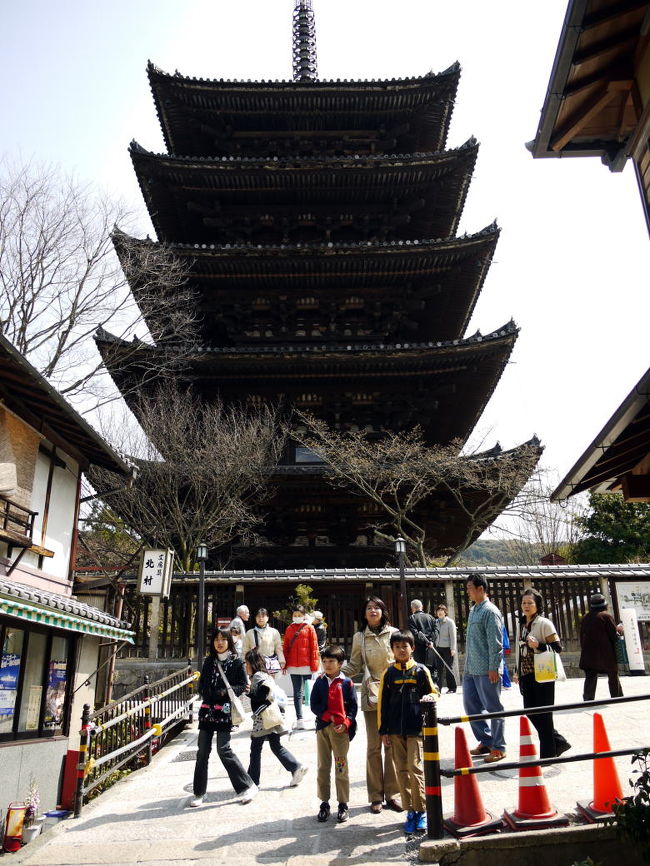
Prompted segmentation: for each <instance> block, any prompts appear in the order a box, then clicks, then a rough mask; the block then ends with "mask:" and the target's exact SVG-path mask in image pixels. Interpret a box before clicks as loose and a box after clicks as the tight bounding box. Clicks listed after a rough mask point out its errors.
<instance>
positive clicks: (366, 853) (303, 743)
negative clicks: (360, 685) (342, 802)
mask: <svg viewBox="0 0 650 866" xmlns="http://www.w3.org/2000/svg"><path fill="white" fill-rule="evenodd" d="M623 690H624V692H625V694H626V695H632V694H638V695H640V694H648V693H650V679H649V678H647V677H626V678H624V679H623ZM503 696H504V705H505V706H506V709H515V708H518V707H520V706H521V699H520V696H519V694H518V690H517V689H516V687H515V688H513V689H512V690H510V691H506V692H504V693H503ZM596 696H597V697H598V698H604V697H607V687H606V682H605V680H604V679H602V678H601V680H600V681H599V685H598V691H597V695H596ZM556 698H557V702H558V703H560V702H565V703H570V702H575V701H580V700H581V699H582V681H581V680H569V681H568V682H566V683H561V684H558V686H557V690H556ZM460 712H462V695H461V693H460V692H459V693H458V694H456V695H449V696H447V695H443V696H442V698H441V700H440V703H439V715H440V716H441V717H444V716H453V715H458V714H459V713H460ZM602 713H603V716H604V719H605V726H606V728H607V732H608V734H609V739H610V743H611V746H612V748H613V749H616V748H628V747H630V748H631V747H634V746H644V745H650V729H649V728H648V722H647V719H648V703H647V702H642V701H639V702H631V703H629V704H624V705H622V706H618V707H612V708H605V709H603V710H602ZM591 717H592V712H589V711H585V710H578V711H575V712H571V713H568V712H567V713H566V714H557V715H556V727H557V728H558V730H560V731H561V732H562V733H563V734H565V736H566V737H567V739H568V740H569V741H570V742H571V743H572V744H573V746H574V748H573V752H574V753H577V752H588V751H591V744H592V719H591ZM309 718H311V716H310V717H309ZM308 724H309V722H308ZM440 730H441V735H440V745H441V754H442V757H443V765H444V766H445V767H452V766H453V742H454V735H453V729H452V728H449V727H441V729H440ZM468 733H469V734H470V736H469V738H468V742H469V744H470V747H471V746H472V745H473V740H472V739H471V732H468ZM196 736H197V732H196V728H195V727H192V728H188V729H187V730H186V731H185V732H184V733H183V734H181V735H180V736H179V737H177V738H176V740H174V741H173V742H172V743H171V744H170V745H168V746H167V747H166V748H165V749H163V750H162V751H161V752H160V753H159V754H158V755H156V757H155V758H154V761H153V763H152V764H151V766H150V767H147V768H145V769H143V770H140V771H138V772H137V773H134V774H133V775H131V776H129V777H128V778H126V779H125V780H123V781H121V782H120V783H119V784H118V785H116V786H115V787H113V788H112V789H110V790H109V791H107V792H106V793H104V794H102V795H101V796H100V797H99V798H98V799H97V800H95V801H94V802H92V803H90V804H89V805H87V806H85V807H84V810H83V813H82V816H81V818H79V819H77V820H73V819H69V820H66V821H64V822H62V823H61V824H59V825H58V826H57V827H55V828H54V829H53V830H50V831H49V833H47V834H45V835H43V836H41V837H40V838H39V839H37V840H36V841H34V842H32V843H31V844H30V845H28V846H26V847H25V848H23V849H22V851H20V852H18V853H17V854H15V855H12V859H11V862H12V863H23V864H32V866H49V864H52V866H68V864H77V866H91V864H111V866H123V864H124V866H126V864H135V863H144V864H146V866H167V864H171V863H182V864H184V866H191V864H199V866H211V864H224V863H228V864H231V866H249V864H263V866H280V864H283V866H284V864H292V866H298V864H308V866H342V864H343V863H345V864H348V866H356V864H374V863H377V864H379V863H386V862H390V861H394V862H398V863H400V862H401V863H406V862H407V861H408V860H413V859H415V856H416V851H417V843H416V842H410V843H406V842H405V837H404V835H403V833H402V830H401V824H402V821H403V819H404V816H403V815H397V814H395V813H394V812H388V811H386V812H382V813H381V814H380V815H371V814H370V812H369V811H368V806H367V803H366V789H365V745H366V744H365V735H364V730H363V721H361V724H360V726H359V733H358V735H357V737H356V738H355V739H354V741H353V743H352V749H351V752H350V765H351V783H352V784H351V803H350V820H349V822H348V823H347V824H342V825H337V824H336V822H335V821H334V820H333V819H332V818H330V821H329V822H328V823H326V824H319V823H317V821H316V817H315V815H316V812H317V810H318V801H317V799H316V794H315V785H316V773H315V748H314V746H315V744H314V732H313V725H312V730H305V731H300V732H295V733H293V734H291V736H290V737H288V738H286V740H285V741H286V744H287V746H288V748H289V749H290V750H291V751H292V752H293V753H294V754H295V755H296V757H298V758H299V760H301V761H302V762H304V763H306V764H307V765H308V766H309V768H310V770H309V773H308V774H307V776H306V777H305V779H304V781H303V782H302V784H301V785H300V787H298V788H289V787H288V782H289V774H288V773H287V772H286V771H285V770H283V769H282V767H281V766H280V764H279V763H278V762H277V761H276V760H275V758H274V757H273V756H272V755H271V752H270V751H269V750H268V746H265V751H264V753H263V762H262V785H261V791H260V793H259V795H258V796H257V798H256V799H255V800H253V802H252V803H250V804H249V805H246V806H242V805H241V804H240V803H239V802H238V801H237V799H236V798H235V797H234V795H233V791H232V789H231V788H230V786H229V783H228V780H227V778H225V777H224V773H223V769H222V767H221V765H220V763H219V760H218V758H217V757H216V755H215V754H214V753H213V756H212V760H211V762H210V776H209V783H208V795H207V797H206V801H205V803H204V805H203V806H202V807H200V808H198V809H190V808H187V806H188V802H189V799H190V795H191V780H192V771H193V767H194V763H193V759H194V756H195V752H196ZM506 738H507V743H508V750H509V755H508V756H509V758H512V759H515V758H516V757H517V756H518V738H519V720H518V718H512V719H507V720H506ZM233 744H234V748H235V751H236V752H237V754H238V755H239V757H240V758H241V759H242V762H243V763H244V765H245V766H246V765H247V760H248V753H249V748H250V738H249V736H248V732H247V730H245V729H244V730H240V731H238V732H237V733H236V734H235V735H234V737H233ZM568 754H571V752H569V753H568ZM617 763H618V765H619V774H620V778H621V782H622V783H623V786H624V790H626V789H627V780H628V779H629V777H630V759H629V758H620V759H617ZM544 775H545V778H546V784H547V789H548V793H549V797H550V799H551V801H552V802H553V803H554V804H555V806H556V807H557V808H558V809H560V810H561V811H564V812H573V811H574V810H575V801H576V799H591V796H592V764H591V762H590V763H587V764H583V763H576V764H564V765H560V766H557V767H553V768H551V769H549V770H547V771H546V772H545V774H544ZM443 785H444V786H443V802H444V809H445V813H447V812H450V811H452V809H453V781H452V780H450V779H446V780H444V783H443ZM479 786H480V790H481V793H482V797H483V800H484V803H485V806H486V808H487V809H489V810H490V811H492V812H494V813H496V814H501V813H502V812H503V810H504V808H508V809H512V808H513V807H515V806H516V805H517V795H518V791H517V773H516V771H514V770H503V771H499V769H498V765H495V769H494V771H493V772H491V773H489V774H487V775H485V776H479ZM7 862H9V861H7Z"/></svg>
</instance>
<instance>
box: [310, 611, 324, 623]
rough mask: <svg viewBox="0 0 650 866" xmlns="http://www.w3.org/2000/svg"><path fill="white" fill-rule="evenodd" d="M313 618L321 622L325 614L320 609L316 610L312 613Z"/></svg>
mask: <svg viewBox="0 0 650 866" xmlns="http://www.w3.org/2000/svg"><path fill="white" fill-rule="evenodd" d="M312 618H313V619H315V620H316V619H317V620H318V621H319V622H321V621H322V619H323V614H322V613H321V612H320V610H315V611H313V613H312Z"/></svg>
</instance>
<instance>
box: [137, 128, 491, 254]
mask: <svg viewBox="0 0 650 866" xmlns="http://www.w3.org/2000/svg"><path fill="white" fill-rule="evenodd" d="M130 153H131V159H132V161H133V166H134V169H135V172H136V176H137V178H138V182H139V184H140V189H141V190H142V195H143V197H144V201H145V204H146V206H147V209H148V211H149V214H150V216H151V220H152V222H153V225H154V228H155V230H156V233H157V234H158V237H159V239H160V240H163V241H166V242H169V243H228V242H232V241H233V240H235V241H237V239H238V235H239V236H241V237H245V236H246V234H247V232H248V233H249V234H250V235H251V236H255V237H256V239H257V240H262V241H263V242H265V241H266V238H267V237H269V236H270V237H273V235H274V234H276V235H277V234H279V235H280V238H281V237H282V234H283V233H284V232H285V231H287V230H289V231H292V232H294V233H295V232H300V233H302V234H304V233H305V232H307V233H308V232H310V231H311V232H312V238H313V233H314V232H316V233H317V238H313V239H321V238H322V232H323V226H324V225H327V224H331V225H332V227H333V231H335V232H338V233H339V234H341V233H343V232H344V231H346V228H345V227H346V225H347V224H348V223H346V222H345V220H348V222H349V225H350V228H348V229H347V231H349V232H351V233H352V237H351V238H350V239H352V240H365V239H371V240H372V239H379V240H383V239H385V237H377V235H378V234H381V233H383V234H384V235H385V236H386V237H387V236H389V237H391V238H393V239H399V238H413V237H418V238H419V237H434V238H435V237H450V236H451V235H453V234H455V232H456V230H457V227H458V222H459V220H460V217H461V214H462V210H463V206H464V204H465V198H466V195H467V191H468V188H469V184H470V181H471V178H472V172H473V170H474V165H475V162H476V157H477V154H478V144H477V142H476V141H475V140H474V139H470V140H469V141H468V142H466V143H465V144H464V145H462V146H461V147H459V148H456V149H454V150H447V151H439V152H436V153H416V154H404V155H391V156H384V155H373V154H370V155H366V156H363V157H358V158H357V157H325V158H321V157H305V158H301V159H293V158H284V157H283V158H276V159H271V160H269V159H258V158H255V159H253V158H250V159H248V158H244V159H241V158H222V159H210V158H205V159H204V158H199V159H197V158H194V157H171V156H166V155H165V154H155V153H151V152H149V151H146V150H145V149H144V148H142V147H141V146H140V145H138V144H137V143H136V142H132V144H131V147H130ZM342 214H344V215H345V220H342V219H341V215H342ZM287 226H288V229H287ZM264 231H265V234H260V232H264ZM363 231H366V232H367V233H369V234H370V235H371V236H370V237H367V238H366V237H364V236H363V235H362V234H361V232H363ZM312 238H307V239H312ZM304 239H305V237H303V236H298V237H296V240H300V241H302V240H304ZM334 239H335V240H344V239H345V238H341V237H338V236H336V237H335V238H334Z"/></svg>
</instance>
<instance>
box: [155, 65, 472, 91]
mask: <svg viewBox="0 0 650 866" xmlns="http://www.w3.org/2000/svg"><path fill="white" fill-rule="evenodd" d="M460 71H461V65H460V63H459V61H458V60H455V61H454V62H453V63H452V64H451V65H450V66H448V67H447V68H446V69H443V70H441V71H440V72H433V71H429V72H426V73H424V75H411V76H404V77H399V78H318V79H311V80H308V81H294V80H292V79H291V78H275V79H270V78H268V79H257V80H256V79H251V78H245V79H244V78H203V77H200V76H192V75H183V74H181V73H180V72H179V71H178V70H176V71H174V72H173V73H172V72H167V71H165V70H164V69H161V67H160V66H157V65H156V64H155V63H154V62H153V61H152V60H148V61H147V74H148V76H149V79H150V80H151V75H152V74H155V75H159V76H162V77H165V78H169V79H172V80H173V79H176V80H183V81H187V82H192V83H197V84H211V85H216V84H223V85H234V86H237V87H241V86H246V85H250V84H252V85H257V86H259V87H268V86H272V85H277V86H284V87H297V88H298V87H301V88H305V87H307V88H309V87H319V88H323V87H331V86H332V85H341V84H343V85H360V86H368V85H369V84H370V85H372V84H377V85H385V84H391V85H398V84H417V83H419V82H422V83H429V82H431V81H433V80H435V79H442V78H447V77H452V76H454V75H460Z"/></svg>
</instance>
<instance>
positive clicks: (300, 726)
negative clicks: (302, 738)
mask: <svg viewBox="0 0 650 866" xmlns="http://www.w3.org/2000/svg"><path fill="white" fill-rule="evenodd" d="M293 729H294V731H304V730H305V723H304V722H303V720H302V719H296V721H295V722H294V725H293Z"/></svg>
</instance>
